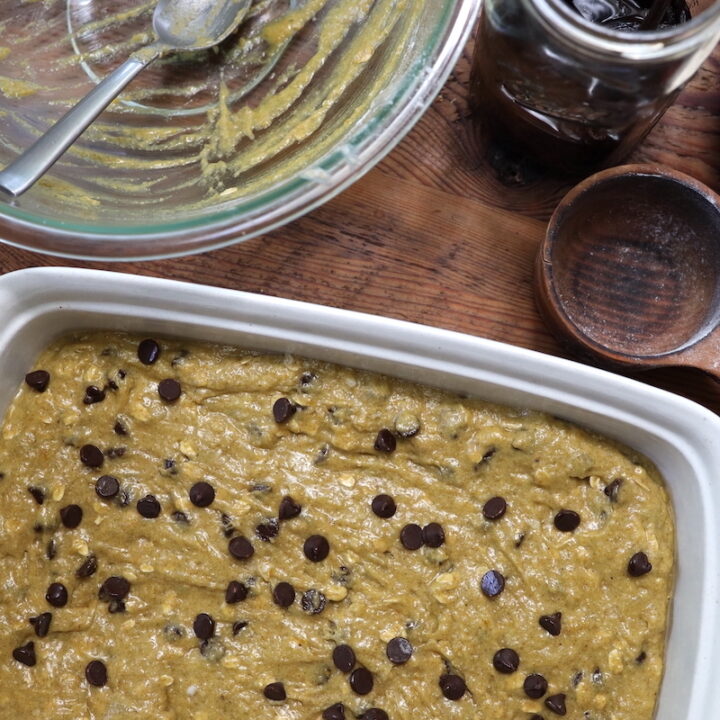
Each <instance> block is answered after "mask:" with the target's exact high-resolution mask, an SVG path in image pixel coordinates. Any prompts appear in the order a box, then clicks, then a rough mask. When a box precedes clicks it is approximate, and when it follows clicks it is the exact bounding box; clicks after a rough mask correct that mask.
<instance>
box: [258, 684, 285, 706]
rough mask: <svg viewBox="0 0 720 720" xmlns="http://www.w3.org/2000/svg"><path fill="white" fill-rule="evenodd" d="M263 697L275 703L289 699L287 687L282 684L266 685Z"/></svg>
mask: <svg viewBox="0 0 720 720" xmlns="http://www.w3.org/2000/svg"><path fill="white" fill-rule="evenodd" d="M263 695H264V696H265V697H266V698H267V699H268V700H274V701H275V702H282V701H283V700H286V699H287V693H286V692H285V686H284V685H283V684H282V683H281V682H274V683H270V684H269V685H266V686H265V689H264V690H263Z"/></svg>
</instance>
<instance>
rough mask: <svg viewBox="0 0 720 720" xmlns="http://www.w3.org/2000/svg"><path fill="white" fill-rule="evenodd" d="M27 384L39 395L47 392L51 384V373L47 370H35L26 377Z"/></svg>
mask: <svg viewBox="0 0 720 720" xmlns="http://www.w3.org/2000/svg"><path fill="white" fill-rule="evenodd" d="M25 382H26V383H27V384H28V385H29V386H30V387H31V388H32V389H33V390H36V391H37V392H39V393H42V392H45V391H46V390H47V386H48V384H49V382H50V373H49V372H48V371H47V370H33V371H32V372H29V373H28V374H27V375H26V376H25Z"/></svg>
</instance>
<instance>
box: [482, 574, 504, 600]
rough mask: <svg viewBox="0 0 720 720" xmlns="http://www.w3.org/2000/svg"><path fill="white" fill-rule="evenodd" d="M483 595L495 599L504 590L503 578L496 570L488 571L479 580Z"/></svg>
mask: <svg viewBox="0 0 720 720" xmlns="http://www.w3.org/2000/svg"><path fill="white" fill-rule="evenodd" d="M480 589H481V590H482V592H483V595H485V596H487V597H489V598H493V597H497V596H498V595H499V594H500V593H501V592H502V591H503V590H504V589H505V578H504V577H503V575H502V574H501V573H499V572H498V571H497V570H488V571H487V572H486V573H485V574H484V575H483V576H482V579H481V580H480Z"/></svg>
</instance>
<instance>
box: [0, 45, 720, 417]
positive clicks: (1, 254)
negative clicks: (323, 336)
mask: <svg viewBox="0 0 720 720" xmlns="http://www.w3.org/2000/svg"><path fill="white" fill-rule="evenodd" d="M471 56H472V41H470V43H468V46H467V47H466V48H465V52H464V54H463V56H462V58H461V60H460V61H459V62H458V64H457V67H456V68H455V71H454V72H453V74H452V75H451V77H450V78H449V80H448V82H447V83H446V85H445V88H444V89H443V91H442V93H441V94H440V96H439V97H438V98H437V99H436V101H435V103H434V104H433V106H432V107H431V109H430V110H429V111H428V112H427V113H426V114H425V116H424V117H423V118H422V120H421V121H420V122H419V123H418V125H416V127H415V128H414V129H413V130H412V132H411V133H410V134H409V135H408V136H407V137H406V138H405V140H404V141H403V142H402V143H400V145H399V146H398V147H397V148H396V149H395V150H393V152H392V153H391V154H390V155H389V156H388V157H387V158H386V159H385V160H384V161H383V162H382V163H380V164H379V165H378V166H377V167H376V168H375V169H374V170H372V171H371V172H370V173H368V174H367V175H366V176H365V177H364V178H362V179H361V180H360V181H358V182H357V183H355V184H354V185H353V186H352V187H351V188H349V189H348V190H346V191H345V192H344V193H342V194H341V195H340V196H338V197H337V198H335V199H334V200H332V201H331V202H329V203H327V204H325V205H323V206H322V207H321V208H319V209H317V210H315V211H314V212H312V213H311V214H309V215H307V216H305V217H304V218H301V219H300V220H297V221H295V222H294V223H292V224H290V225H287V226H286V227H284V228H281V229H280V230H276V231H275V232H272V233H270V234H267V235H265V236H262V237H258V238H255V239H253V240H250V241H247V242H245V243H241V244H239V245H236V246H234V247H230V248H226V249H224V250H219V251H214V252H210V253H206V254H204V255H198V256H194V257H189V258H180V259H174V260H164V261H152V262H141V263H82V262H73V261H67V260H59V259H55V258H50V257H45V256H41V255H36V254H33V253H30V252H25V251H21V250H16V249H13V248H10V247H5V246H0V271H1V272H8V271H10V270H16V269H18V268H23V267H30V266H37V265H73V266H76V267H91V268H102V269H110V270H115V271H120V272H128V273H138V274H142V275H153V276H160V277H168V278H174V279H178V280H187V281H190V282H202V283H207V284H209V285H217V286H222V287H228V288H237V289H241V290H246V291H251V292H258V293H265V294H269V295H277V296H280V297H286V298H293V299H297V300H307V301H311V302H318V303H323V304H327V305H333V306H336V307H342V308H349V309H353V310H360V311H363V312H368V313H373V314H378V315H386V316H392V317H395V318H401V319H403V320H411V321H414V322H418V323H423V324H426V325H434V326H437V327H443V328H448V329H452V330H458V331H461V332H465V333H470V334H472V335H478V336H482V337H487V338H492V339H494V340H501V341H504V342H508V343H512V344H515V345H521V346H524V347H527V348H532V349H535V350H540V351H542V352H546V353H551V354H554V355H565V354H566V353H565V352H564V351H563V349H562V348H561V347H560V346H559V345H558V344H557V343H556V342H555V340H554V339H553V338H552V337H551V336H550V335H549V333H548V332H547V330H546V328H545V326H544V325H543V322H542V321H541V319H540V317H539V316H538V314H537V311H536V309H535V305H534V301H533V294H532V269H533V261H534V256H535V253H536V250H537V247H538V243H539V242H540V240H541V238H542V236H543V233H544V230H545V224H546V222H547V219H548V218H549V216H550V213H551V212H552V209H553V207H554V206H555V204H556V203H557V202H558V200H559V199H560V198H561V197H562V195H563V194H564V192H565V191H566V190H567V189H568V187H569V185H568V183H563V182H560V181H558V180H553V179H551V178H549V177H542V176H539V175H537V174H535V175H533V174H529V173H528V172H527V169H526V168H523V167H512V166H508V165H505V164H503V165H498V163H497V162H493V161H492V159H491V158H488V157H487V155H488V154H487V153H486V152H485V151H484V149H483V148H480V147H478V146H477V143H476V142H474V139H473V133H472V125H471V123H470V122H469V120H468V112H467V87H468V76H469V68H470V58H471ZM719 79H720V50H716V51H715V53H714V55H712V56H711V57H710V58H709V59H708V60H707V61H706V63H705V65H704V66H703V68H701V70H700V72H699V73H698V75H697V76H696V77H695V79H694V80H693V81H692V83H691V84H690V85H689V86H688V87H687V88H686V90H685V91H684V92H683V93H682V95H681V96H680V98H679V100H678V101H677V103H676V104H675V106H673V107H672V108H671V109H670V110H669V111H668V113H667V114H666V115H665V117H664V118H663V120H662V121H661V123H660V124H659V125H658V126H657V127H656V128H655V129H654V130H653V132H652V133H651V134H650V136H649V137H648V139H647V140H646V141H645V143H644V145H643V146H642V147H641V148H640V149H639V150H638V151H637V152H636V153H635V154H634V155H633V156H632V158H631V160H632V161H634V162H661V163H665V164H667V165H670V166H672V167H674V168H676V169H678V170H682V171H684V172H687V173H689V174H691V175H694V176H695V177H697V178H698V179H700V180H702V181H703V182H705V183H707V184H708V185H710V186H711V187H712V188H714V189H715V190H717V191H720V83H719ZM493 165H494V166H495V167H493ZM638 377H639V378H640V379H641V380H643V381H646V382H650V383H652V384H655V385H658V386H661V387H664V388H666V389H669V390H672V391H674V392H677V393H680V394H683V395H686V396H688V397H691V398H693V399H695V400H697V401H699V402H701V403H702V404H704V405H706V406H707V407H709V408H711V409H712V410H713V411H715V412H720V385H719V384H718V383H717V382H716V381H714V380H712V379H710V378H709V377H707V376H705V375H703V374H702V373H700V372H699V371H694V370H687V369H666V370H654V371H651V372H646V373H644V374H640V375H639V376H638Z"/></svg>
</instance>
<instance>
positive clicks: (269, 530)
mask: <svg viewBox="0 0 720 720" xmlns="http://www.w3.org/2000/svg"><path fill="white" fill-rule="evenodd" d="M278 532H280V526H279V525H278V521H277V520H276V519H275V518H272V519H271V520H268V521H267V522H264V523H260V524H259V525H258V526H257V527H256V528H255V534H256V535H257V536H258V537H259V538H260V539H261V540H262V541H264V542H270V540H272V539H273V538H274V537H275V536H276V535H277V534H278Z"/></svg>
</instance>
